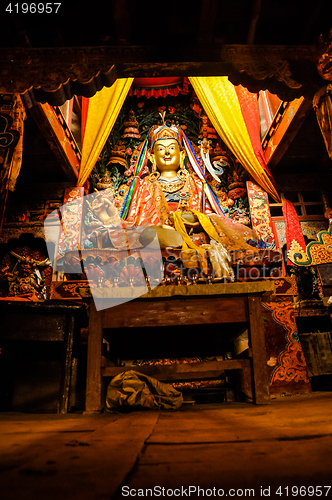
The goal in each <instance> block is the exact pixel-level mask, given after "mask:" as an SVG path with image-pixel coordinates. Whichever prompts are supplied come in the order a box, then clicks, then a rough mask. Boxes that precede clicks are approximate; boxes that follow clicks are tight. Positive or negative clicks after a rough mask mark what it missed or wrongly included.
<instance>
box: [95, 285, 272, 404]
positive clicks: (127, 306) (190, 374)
mask: <svg viewBox="0 0 332 500" xmlns="http://www.w3.org/2000/svg"><path fill="white" fill-rule="evenodd" d="M273 292H274V284H273V282H272V281H262V282H251V283H249V282H246V283H221V284H215V283H214V284H202V285H200V284H197V285H189V286H185V285H174V286H173V285H168V286H158V287H157V288H155V289H153V290H152V291H150V292H149V293H146V294H145V295H143V296H141V297H140V298H137V299H134V300H131V301H129V302H127V303H124V304H120V305H116V306H115V307H110V306H109V304H110V299H109V298H108V299H107V301H106V302H105V305H108V308H107V309H103V310H100V309H101V308H100V307H98V309H99V311H97V309H96V306H95V302H94V300H95V301H96V302H99V305H102V303H103V300H104V299H103V298H100V299H98V298H97V299H96V294H95V298H94V300H92V299H91V301H90V307H89V309H90V312H89V337H88V359H87V386H86V413H95V412H96V413H98V412H101V411H102V410H103V408H104V406H105V404H104V401H103V391H102V384H103V378H104V377H114V376H115V375H117V374H119V373H121V372H123V371H125V370H135V371H138V372H141V373H145V374H146V375H149V376H151V377H153V378H156V379H158V380H161V381H164V382H173V381H175V380H177V381H181V380H200V379H202V378H214V377H218V376H220V375H221V374H222V373H223V372H224V371H225V370H243V369H244V368H249V369H250V372H251V379H252V389H253V402H254V403H255V404H268V403H269V402H270V393H269V380H268V370H267V359H266V349H265V333H264V325H263V318H262V309H261V300H262V297H263V296H264V300H267V298H266V297H267V295H271V294H272V293H273ZM118 293H121V294H126V293H128V294H130V290H128V289H125V288H123V289H122V290H121V291H119V292H118ZM101 296H102V295H101ZM222 323H246V324H247V326H248V332H249V349H248V356H247V357H246V358H244V359H230V360H220V361H207V362H198V363H193V364H188V363H183V364H177V365H167V366H165V365H157V366H149V365H143V366H137V365H132V366H119V367H118V366H108V365H109V363H108V361H107V360H106V359H105V358H104V356H103V355H102V342H103V330H104V329H106V328H107V329H112V328H128V327H130V328H133V329H134V328H135V327H146V328H148V327H151V326H153V327H156V326H174V325H182V324H183V325H198V324H222ZM127 331H128V330H127ZM128 341H129V340H128Z"/></svg>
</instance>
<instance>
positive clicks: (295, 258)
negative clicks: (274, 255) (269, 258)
mask: <svg viewBox="0 0 332 500" xmlns="http://www.w3.org/2000/svg"><path fill="white" fill-rule="evenodd" d="M317 240H318V241H311V242H310V243H309V244H308V245H307V247H306V251H305V252H304V251H303V249H302V247H301V246H300V245H299V244H298V243H297V242H296V241H295V240H293V241H292V243H291V246H290V249H289V250H288V253H287V256H288V258H289V260H291V261H292V262H293V263H294V264H295V265H297V266H316V265H318V264H328V263H329V262H332V226H330V227H329V229H328V231H320V232H319V233H318V234H317Z"/></svg>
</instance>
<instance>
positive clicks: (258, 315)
mask: <svg viewBox="0 0 332 500" xmlns="http://www.w3.org/2000/svg"><path fill="white" fill-rule="evenodd" d="M248 307H249V324H250V328H249V334H250V347H251V348H252V351H251V352H252V380H253V384H252V385H253V389H254V402H255V403H256V404H268V403H269V402H270V390H269V379H268V371H267V359H266V347H265V333H264V324H263V317H262V307H261V297H260V296H255V295H249V296H248Z"/></svg>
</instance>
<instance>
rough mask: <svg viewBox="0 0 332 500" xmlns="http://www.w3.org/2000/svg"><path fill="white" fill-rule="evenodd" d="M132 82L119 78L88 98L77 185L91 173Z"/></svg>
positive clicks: (80, 184) (129, 79)
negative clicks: (110, 85)
mask: <svg viewBox="0 0 332 500" xmlns="http://www.w3.org/2000/svg"><path fill="white" fill-rule="evenodd" d="M132 82H133V78H120V79H118V80H116V81H115V82H114V83H113V85H112V87H109V88H108V87H104V88H102V90H100V91H99V92H97V93H96V94H95V95H94V96H93V97H91V98H90V99H89V106H88V111H87V118H86V124H85V130H84V140H83V146H82V160H81V168H80V173H79V177H78V181H77V185H78V186H83V185H84V183H85V182H86V180H87V179H88V177H89V175H90V174H91V171H92V169H93V167H94V166H95V163H96V161H97V160H98V157H99V155H100V153H101V151H102V149H103V147H104V145H105V143H106V141H107V138H108V136H109V134H110V132H111V130H112V128H113V125H114V123H115V121H116V119H117V117H118V114H119V112H120V110H121V108H122V105H123V103H124V100H125V98H126V97H127V94H128V92H129V89H130V86H131V84H132Z"/></svg>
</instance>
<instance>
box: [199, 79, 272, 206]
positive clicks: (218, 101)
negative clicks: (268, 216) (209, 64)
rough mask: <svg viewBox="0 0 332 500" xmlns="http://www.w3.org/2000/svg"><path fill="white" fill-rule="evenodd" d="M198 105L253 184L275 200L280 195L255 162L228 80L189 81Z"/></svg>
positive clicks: (236, 100) (237, 101)
mask: <svg viewBox="0 0 332 500" xmlns="http://www.w3.org/2000/svg"><path fill="white" fill-rule="evenodd" d="M189 80H190V83H191V84H192V86H193V88H194V90H195V92H196V94H197V97H198V99H199V101H200V102H201V104H202V106H203V108H204V110H205V112H206V114H207V115H208V117H209V119H210V121H211V123H212V125H213V126H214V128H215V129H216V131H217V133H218V134H219V136H220V137H221V139H222V140H223V141H224V143H225V144H226V146H227V147H228V148H229V149H230V150H231V151H232V152H233V153H234V155H235V156H236V158H237V159H238V160H239V162H240V163H241V164H242V165H243V167H244V168H245V169H246V170H247V171H248V172H249V173H250V175H252V177H253V178H254V179H255V181H256V182H257V183H258V184H259V185H260V186H261V187H262V188H263V189H265V191H266V192H267V193H269V194H270V195H271V196H272V197H273V198H274V199H275V200H277V201H280V198H279V195H278V193H277V191H276V189H275V187H274V186H273V184H272V182H271V180H270V179H269V177H268V175H267V174H266V172H265V171H264V169H263V167H262V166H261V165H260V163H259V161H258V160H257V158H256V155H255V153H254V150H253V147H252V145H251V141H250V137H249V133H248V130H247V127H246V124H245V121H244V118H243V116H242V112H241V108H240V104H239V100H238V97H237V94H236V91H235V88H234V85H233V84H232V83H231V82H230V81H229V80H228V78H227V76H221V77H190V78H189Z"/></svg>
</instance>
